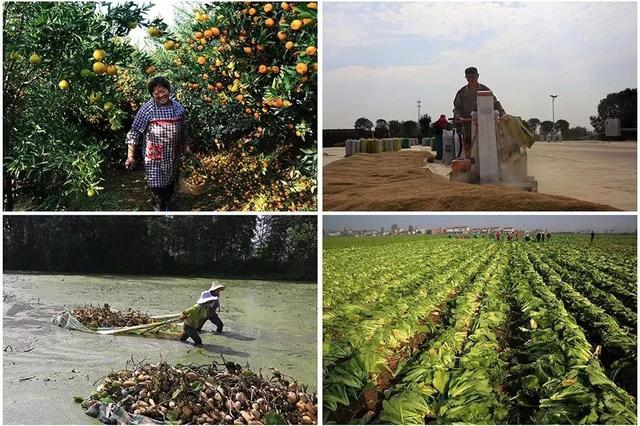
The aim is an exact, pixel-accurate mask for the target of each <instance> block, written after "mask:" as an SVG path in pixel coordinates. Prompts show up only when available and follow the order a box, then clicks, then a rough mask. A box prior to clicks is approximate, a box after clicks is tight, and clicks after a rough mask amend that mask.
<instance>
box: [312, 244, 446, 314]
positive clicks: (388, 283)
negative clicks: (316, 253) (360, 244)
mask: <svg viewBox="0 0 640 426" xmlns="http://www.w3.org/2000/svg"><path fill="white" fill-rule="evenodd" d="M447 250H448V247H446V246H445V245H439V246H434V245H432V244H424V243H423V242H418V243H413V244H408V245H402V246H399V245H386V246H380V247H372V248H368V249H365V250H354V249H342V250H333V251H331V252H329V253H326V254H325V262H324V265H323V276H324V295H323V308H324V310H325V311H330V310H332V309H333V308H335V307H340V306H344V305H345V304H348V303H351V302H357V303H359V304H362V305H371V304H372V303H375V301H376V300H380V299H383V298H384V297H383V293H384V292H386V291H388V290H389V289H390V288H392V287H394V286H397V285H401V286H404V285H405V283H404V282H402V281H404V280H406V279H407V278H409V279H415V278H416V277H415V276H414V275H415V273H416V272H418V273H419V274H423V275H425V276H428V275H430V274H432V273H435V272H437V271H439V270H440V269H439V268H441V267H442V266H443V265H444V264H445V263H446V262H448V261H449V260H450V258H449V257H448V256H446V253H447ZM391 264H392V265H394V266H393V268H389V266H388V265H391Z"/></svg>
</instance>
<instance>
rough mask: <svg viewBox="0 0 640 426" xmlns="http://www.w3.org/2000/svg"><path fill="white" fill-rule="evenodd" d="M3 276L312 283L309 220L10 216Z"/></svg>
mask: <svg viewBox="0 0 640 426" xmlns="http://www.w3.org/2000/svg"><path fill="white" fill-rule="evenodd" d="M3 227H4V238H3V248H4V254H3V259H4V268H5V270H19V271H54V272H73V273H114V274H171V275H192V274H194V275H195V274H212V275H223V276H224V275H226V276H240V277H253V278H278V279H291V280H308V281H315V280H316V279H317V250H316V248H317V231H316V229H317V224H316V218H315V217H314V216H174V217H171V216H167V217H157V216H133V217H131V216H73V217H70V216H9V217H5V219H4V223H3Z"/></svg>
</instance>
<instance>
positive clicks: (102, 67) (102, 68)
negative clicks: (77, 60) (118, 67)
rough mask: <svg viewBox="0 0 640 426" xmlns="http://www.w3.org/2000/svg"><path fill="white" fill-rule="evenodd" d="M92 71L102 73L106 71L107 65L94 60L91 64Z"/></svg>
mask: <svg viewBox="0 0 640 426" xmlns="http://www.w3.org/2000/svg"><path fill="white" fill-rule="evenodd" d="M93 71H94V72H95V73H96V74H104V73H105V72H107V66H106V65H105V64H103V63H102V62H95V63H94V64H93Z"/></svg>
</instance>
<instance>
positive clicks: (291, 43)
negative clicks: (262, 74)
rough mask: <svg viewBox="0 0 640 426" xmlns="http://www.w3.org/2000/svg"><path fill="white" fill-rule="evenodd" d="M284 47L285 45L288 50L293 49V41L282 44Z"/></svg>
mask: <svg viewBox="0 0 640 426" xmlns="http://www.w3.org/2000/svg"><path fill="white" fill-rule="evenodd" d="M284 47H286V48H287V49H288V50H291V49H293V42H292V41H288V42H287V44H285V45H284Z"/></svg>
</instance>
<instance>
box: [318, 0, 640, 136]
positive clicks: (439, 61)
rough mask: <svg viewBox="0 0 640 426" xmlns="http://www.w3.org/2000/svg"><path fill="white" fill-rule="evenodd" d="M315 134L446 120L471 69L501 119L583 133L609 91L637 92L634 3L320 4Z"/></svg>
mask: <svg viewBox="0 0 640 426" xmlns="http://www.w3.org/2000/svg"><path fill="white" fill-rule="evenodd" d="M323 7H324V14H323V38H324V44H323V55H324V56H323V121H324V123H323V127H324V128H350V127H353V123H354V122H355V120H356V119H357V118H358V117H361V116H364V117H367V118H369V119H371V120H372V121H374V122H375V120H376V119H378V118H384V119H386V120H393V119H396V120H415V119H416V118H417V107H416V100H418V99H420V100H421V101H422V110H421V111H422V113H428V114H430V115H431V117H432V118H433V117H437V116H439V114H441V113H445V114H448V115H450V114H451V110H452V108H453V105H452V103H453V97H454V95H455V92H456V91H457V90H458V89H459V88H460V87H462V86H464V85H465V84H466V81H465V79H464V69H465V68H466V67H467V66H476V67H478V69H479V72H480V82H481V83H484V84H486V85H487V86H489V87H490V88H491V89H492V90H493V91H494V93H495V94H496V95H497V97H498V98H499V99H500V101H501V102H502V105H503V106H504V107H505V109H506V110H507V112H508V113H510V114H513V115H518V116H521V117H523V118H525V119H528V118H531V117H536V118H539V119H540V120H550V119H551V100H550V98H549V94H552V93H553V94H558V95H559V96H558V98H557V100H556V105H555V106H556V114H555V118H556V120H557V119H560V118H563V119H565V120H567V121H569V123H570V124H571V125H572V126H576V125H580V126H584V127H587V128H588V129H590V128H591V127H590V124H589V116H590V115H594V114H595V113H596V108H597V105H598V102H599V101H600V99H602V98H604V97H605V96H606V95H607V94H608V93H612V92H617V91H620V90H623V89H625V88H627V87H637V5H636V3H635V2H562V3H558V2H526V3H523V2H517V3H516V2H507V3H487V2H420V3H405V2H390V3H385V2H369V3H366V2H358V3H355V2H354V3H351V2H350V3H341V2H326V3H324V4H323Z"/></svg>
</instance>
